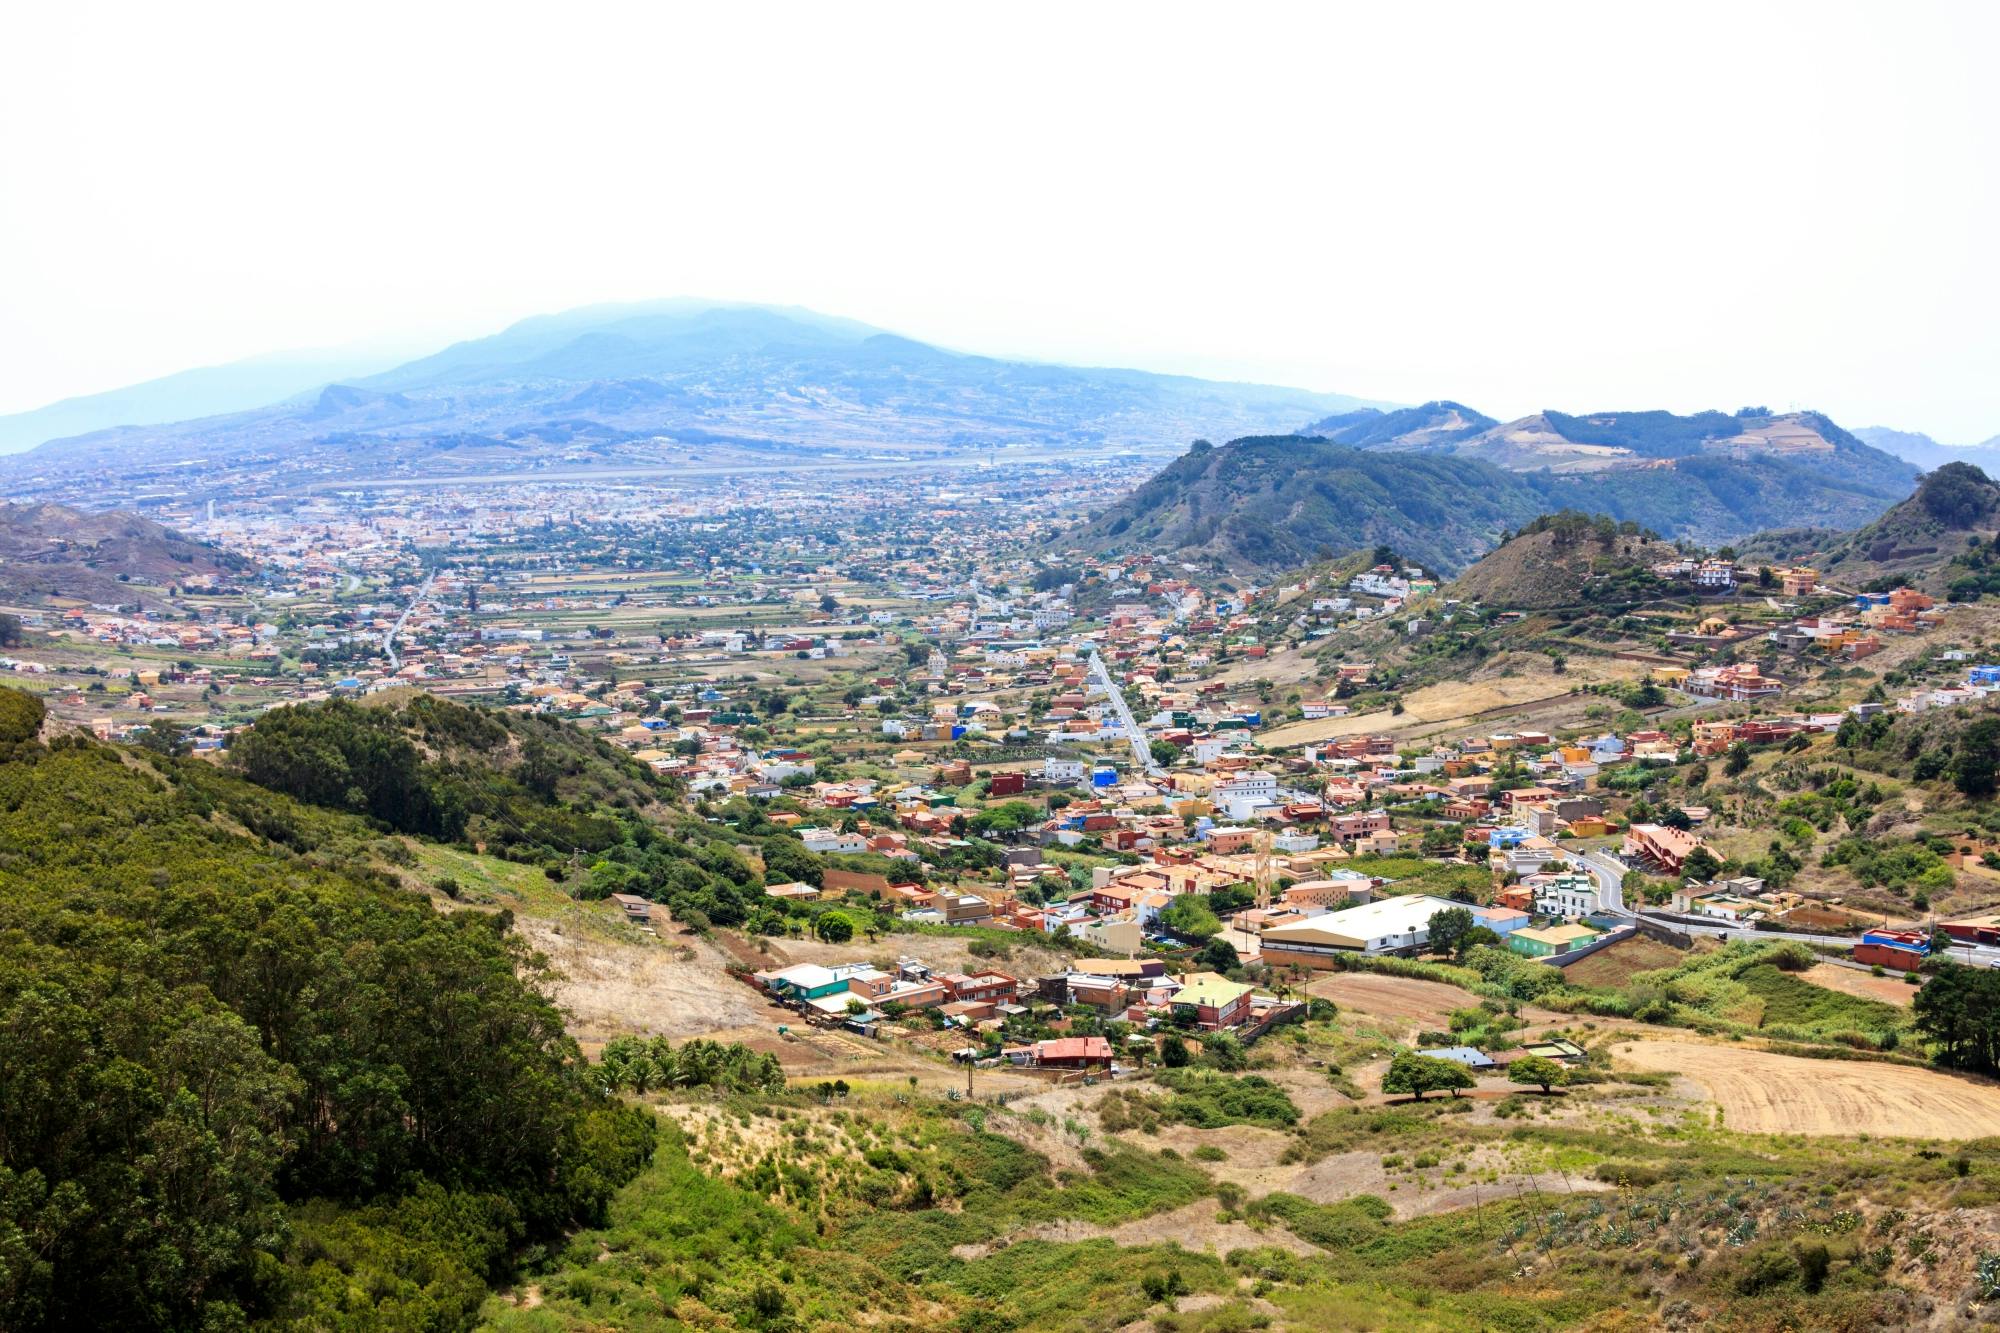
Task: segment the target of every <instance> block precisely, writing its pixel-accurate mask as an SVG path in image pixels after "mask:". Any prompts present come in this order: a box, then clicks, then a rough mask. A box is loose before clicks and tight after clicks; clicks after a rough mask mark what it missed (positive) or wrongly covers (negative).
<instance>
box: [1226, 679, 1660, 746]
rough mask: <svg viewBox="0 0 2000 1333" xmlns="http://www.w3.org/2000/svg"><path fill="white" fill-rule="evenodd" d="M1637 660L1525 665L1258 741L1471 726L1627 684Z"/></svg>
mask: <svg viewBox="0 0 2000 1333" xmlns="http://www.w3.org/2000/svg"><path fill="white" fill-rule="evenodd" d="M1644 672H1645V668H1644V667H1643V666H1641V665H1640V664H1639V663H1637V662H1621V661H1616V660H1613V659H1608V658H1589V659H1585V660H1583V661H1579V662H1576V663H1574V664H1572V665H1571V667H1570V669H1569V670H1568V671H1567V672H1566V673H1565V674H1563V675H1560V676H1558V675H1556V674H1555V673H1554V672H1552V671H1550V670H1548V669H1547V666H1546V663H1542V664H1541V665H1540V666H1539V669H1537V667H1536V665H1534V664H1530V665H1529V666H1527V667H1526V668H1524V669H1522V670H1521V671H1520V672H1519V673H1518V674H1516V675H1511V676H1510V675H1499V674H1491V675H1484V676H1482V678H1480V679H1477V680H1466V681H1456V680H1454V681H1441V682H1439V683H1438V684H1436V685H1426V686H1424V687H1423V688H1422V689H1420V690H1413V691H1411V693H1410V694H1409V695H1407V696H1406V697H1405V698H1404V699H1403V711H1402V712H1401V713H1389V712H1379V711H1378V712H1373V713H1353V714H1349V715H1348V716H1347V717H1329V718H1321V719H1319V720H1317V721H1313V722H1291V723H1287V724H1286V725H1284V726H1282V727H1274V728H1272V729H1271V730H1270V731H1267V732H1265V733H1263V734H1262V735H1261V736H1260V737H1259V740H1260V741H1261V742H1262V743H1263V744H1264V745H1265V746H1267V747H1270V748H1272V749H1277V748H1281V747H1283V746H1287V745H1311V744H1315V743H1317V742H1319V741H1327V740H1333V739H1335V738H1336V737H1340V736H1365V735H1376V734H1382V735H1393V736H1401V735H1408V734H1413V733H1416V732H1422V731H1431V730H1440V729H1455V728H1461V727H1464V726H1467V725H1470V724H1471V722H1472V720H1473V719H1475V718H1477V717H1479V716H1480V715H1481V714H1484V713H1491V712H1495V711H1496V710H1500V709H1507V708H1519V707H1528V706H1532V705H1538V704H1545V703H1548V702H1549V701H1551V700H1559V699H1565V698H1567V697H1568V696H1569V694H1570V693H1571V692H1572V691H1573V690H1575V689H1576V688H1577V687H1579V686H1581V685H1589V684H1596V683H1600V682H1603V681H1610V680H1632V679H1635V678H1637V677H1638V676H1640V675H1642V674H1644Z"/></svg>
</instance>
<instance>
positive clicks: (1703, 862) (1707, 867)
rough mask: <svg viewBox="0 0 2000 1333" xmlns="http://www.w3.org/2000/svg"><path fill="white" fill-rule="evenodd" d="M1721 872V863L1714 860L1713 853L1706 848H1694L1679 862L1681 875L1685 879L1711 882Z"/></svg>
mask: <svg viewBox="0 0 2000 1333" xmlns="http://www.w3.org/2000/svg"><path fill="white" fill-rule="evenodd" d="M1721 871H1722V862H1720V861H1718V860H1716V859H1715V853H1714V852H1711V851H1710V850H1708V848H1706V847H1696V848H1695V849H1694V850H1693V851H1691V852H1689V853H1688V854H1687V859H1686V860H1685V861H1683V862H1681V874H1682V876H1684V877H1685V878H1687V879H1699V880H1711V879H1714V878H1715V877H1716V876H1717V875H1718V874H1720V873H1721Z"/></svg>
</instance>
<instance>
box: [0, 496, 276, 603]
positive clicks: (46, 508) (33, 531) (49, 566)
mask: <svg viewBox="0 0 2000 1333" xmlns="http://www.w3.org/2000/svg"><path fill="white" fill-rule="evenodd" d="M251 568H253V566H252V564H251V562H250V561H248V560H246V559H244V558H243V557H242V556H239V555H235V554H233V553H231V552H228V551H224V550H222V549H221V548H220V547H217V546H211V545H209V544H208V543H206V542H198V541H192V540H190V539H188V538H186V537H182V536H181V535H179V534H178V533H175V532H170V531H169V530H167V529H166V528H163V527H161V526H160V525H159V524H158V523H155V522H153V521H152V520H151V519H147V518H141V517H139V516H138V515H137V514H128V513H125V512H123V511H121V510H110V511H106V512H101V513H87V512H85V511H83V510H80V509H71V508H69V507H68V506H67V505H59V504H18V505H17V504H5V503H0V596H7V597H11V598H16V599H20V600H35V599H39V598H43V597H75V598H80V599H83V600H85V601H93V602H136V601H140V600H141V597H140V596H139V595H138V594H137V593H135V592H134V591H133V590H132V589H131V588H129V587H128V586H126V585H128V584H132V583H139V584H154V585H162V586H164V585H170V584H173V583H176V582H178V581H180V580H182V579H186V578H191V577H196V576H206V577H228V576H230V575H235V574H241V573H244V572H247V571H248V570H250V569H251Z"/></svg>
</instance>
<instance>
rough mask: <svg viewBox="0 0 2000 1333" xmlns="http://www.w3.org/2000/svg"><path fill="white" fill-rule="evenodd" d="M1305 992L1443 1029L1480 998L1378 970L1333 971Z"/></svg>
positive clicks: (1542, 1018) (1536, 1018) (1524, 1012)
mask: <svg viewBox="0 0 2000 1333" xmlns="http://www.w3.org/2000/svg"><path fill="white" fill-rule="evenodd" d="M1306 993H1307V994H1308V995H1316V996H1318V997H1320V998H1321V999H1326V1000H1332V1001H1333V1002H1334V1003H1335V1004H1337V1005H1339V1006H1340V1007H1341V1008H1342V1009H1343V1010H1348V1009H1351V1010H1354V1011H1355V1012H1357V1013H1362V1014H1367V1015H1368V1016H1369V1017H1371V1018H1376V1019H1380V1020H1382V1021H1384V1022H1385V1023H1389V1024H1392V1025H1393V1024H1402V1025H1404V1026H1406V1027H1408V1028H1410V1029H1412V1030H1431V1031H1442V1030H1443V1029H1445V1028H1447V1027H1449V1026H1450V1024H1451V1012H1452V1010H1454V1009H1470V1008H1473V1007H1475V1006H1476V1005H1478V1003H1479V997H1478V996H1476V995H1474V994H1472V993H1471V992H1470V991H1462V990H1460V989H1459V988H1458V987H1456V986H1447V985H1446V984H1445V983H1443V982H1441V981H1421V980H1418V979H1417V978H1415V977H1392V976H1386V975H1383V974H1381V973H1377V972H1333V973H1329V974H1328V975H1326V976H1323V977H1319V978H1317V979H1315V980H1313V981H1310V982H1308V983H1307V984H1306ZM1521 1016H1522V1017H1523V1018H1525V1019H1527V1020H1528V1021H1529V1022H1531V1023H1536V1022H1550V1021H1555V1020H1558V1019H1561V1018H1562V1017H1563V1015H1561V1014H1557V1013H1552V1012H1550V1011H1548V1010H1545V1009H1537V1008H1535V1007H1533V1006H1532V1005H1524V1006H1523V1007H1522V1009H1521Z"/></svg>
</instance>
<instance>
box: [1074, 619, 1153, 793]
mask: <svg viewBox="0 0 2000 1333" xmlns="http://www.w3.org/2000/svg"><path fill="white" fill-rule="evenodd" d="M1090 674H1091V675H1092V676H1094V677H1096V679H1097V685H1098V688H1099V689H1101V690H1103V691H1104V692H1105V693H1106V694H1108V695H1110V696H1111V709H1112V711H1113V712H1115V713H1117V714H1118V725H1119V726H1121V727H1123V728H1125V738H1126V740H1128V741H1130V742H1131V744H1132V762H1133V763H1134V764H1135V765H1136V766H1137V767H1138V770H1139V771H1140V772H1141V773H1143V774H1145V775H1146V776H1147V777H1153V776H1156V775H1157V774H1160V773H1163V772H1165V771H1166V770H1164V769H1162V768H1161V767H1160V766H1159V765H1158V764H1156V763H1154V762H1153V751H1152V749H1151V747H1150V744H1149V743H1148V741H1147V740H1146V731H1145V728H1143V727H1141V726H1140V725H1139V722H1138V719H1137V718H1135V717H1133V716H1132V709H1131V706H1130V705H1128V704H1127V703H1126V702H1125V691H1123V690H1121V689H1119V688H1118V682H1117V681H1115V680H1113V679H1111V668H1109V667H1107V666H1105V665H1104V659H1103V658H1102V657H1100V656H1099V655H1098V653H1097V651H1096V649H1092V650H1091V653H1090Z"/></svg>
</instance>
